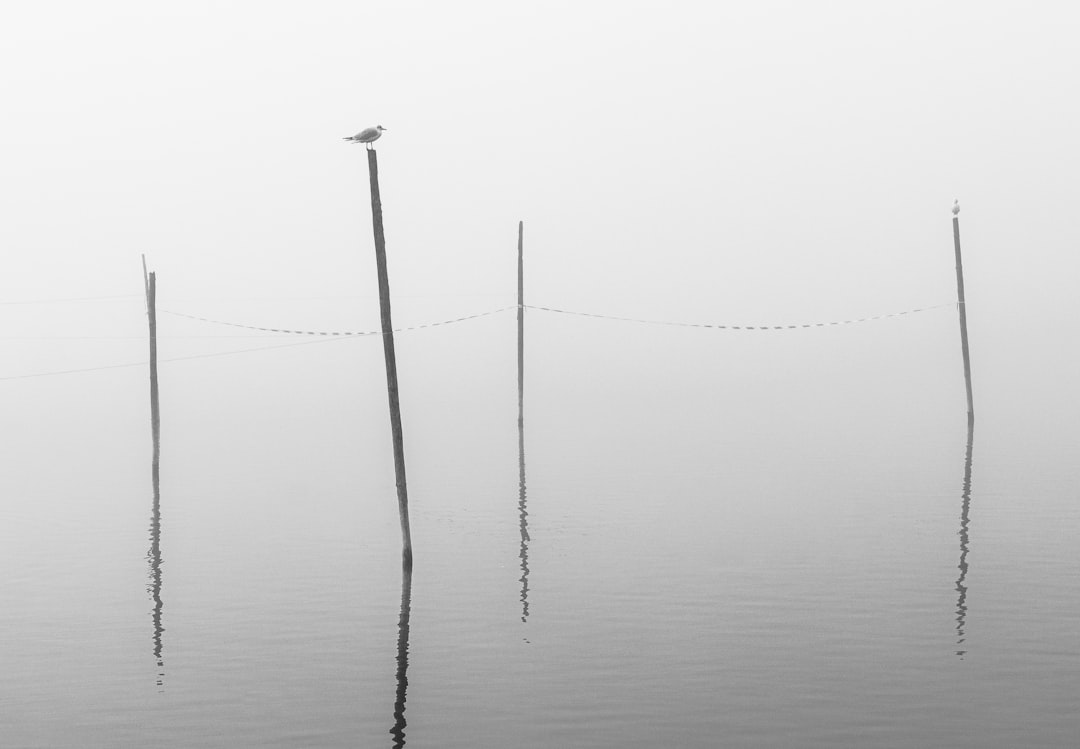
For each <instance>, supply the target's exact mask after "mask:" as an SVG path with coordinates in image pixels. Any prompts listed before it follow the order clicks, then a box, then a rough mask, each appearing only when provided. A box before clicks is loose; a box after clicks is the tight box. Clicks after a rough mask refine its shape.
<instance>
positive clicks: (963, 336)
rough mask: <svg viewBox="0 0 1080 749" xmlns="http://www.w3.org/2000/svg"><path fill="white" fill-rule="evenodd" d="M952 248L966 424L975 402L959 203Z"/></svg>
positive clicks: (957, 204) (953, 227) (972, 418)
mask: <svg viewBox="0 0 1080 749" xmlns="http://www.w3.org/2000/svg"><path fill="white" fill-rule="evenodd" d="M952 212H953V220H952V229H953V247H954V248H955V249H956V304H957V306H958V307H959V308H960V348H961V350H962V352H963V355H964V384H965V385H966V386H967V407H968V422H969V423H974V422H975V401H974V399H973V397H972V395H971V356H970V354H969V353H968V333H967V304H966V303H965V301H964V264H963V262H962V261H961V259H960V202H959V201H956V202H954V203H953V208H952Z"/></svg>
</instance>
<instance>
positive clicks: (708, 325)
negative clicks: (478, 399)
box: [524, 302, 956, 330]
mask: <svg viewBox="0 0 1080 749" xmlns="http://www.w3.org/2000/svg"><path fill="white" fill-rule="evenodd" d="M954 306H956V303H955V302H942V303H941V304H934V305H931V306H929V307H916V308H914V309H908V310H904V311H902V312H889V313H886V314H883V315H874V316H873V317H859V318H855V319H852V320H834V321H831V322H814V323H796V324H791V325H728V324H723V325H721V324H716V323H696V322H674V321H670V320H646V319H642V318H637V317H620V316H618V315H603V314H599V313H596V312H578V311H575V310H566V309H557V308H555V307H539V306H536V305H532V304H526V305H524V307H525V308H526V309H535V310H541V311H543V312H557V313H559V314H561V315H576V316H578V317H596V318H600V319H602V320H618V321H619V322H635V323H642V324H645V325H669V326H673V327H679V328H713V329H714V330H796V329H801V328H827V327H831V326H834V325H853V324H855V323H863V322H871V321H873V320H884V319H886V318H889V317H901V316H903V315H914V314H916V313H918V312H928V311H930V310H934V309H940V308H942V307H954Z"/></svg>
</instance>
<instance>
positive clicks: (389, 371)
mask: <svg viewBox="0 0 1080 749" xmlns="http://www.w3.org/2000/svg"><path fill="white" fill-rule="evenodd" d="M367 154H368V174H369V175H370V177H371V223H372V227H373V229H374V231H375V265H376V267H377V270H378V275H379V312H380V316H381V318H382V339H383V354H384V358H385V359H386V392H387V395H388V397H389V400H390V434H391V437H392V438H393V441H394V475H395V478H396V479H397V496H398V513H399V514H400V516H401V544H402V546H401V558H402V562H403V563H404V564H405V565H406V566H409V567H411V566H412V561H413V553H412V535H411V533H410V531H409V493H408V489H407V488H406V484H405V449H404V446H403V445H402V436H401V406H400V404H399V402H398V381H397V359H396V357H395V355H394V326H393V324H392V323H391V321H390V282H389V280H388V278H387V274H386V238H385V236H384V235H383V217H382V199H381V197H380V196H379V162H378V159H377V158H376V155H375V149H374V148H369V149H368V152H367Z"/></svg>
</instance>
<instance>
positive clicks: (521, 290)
mask: <svg viewBox="0 0 1080 749" xmlns="http://www.w3.org/2000/svg"><path fill="white" fill-rule="evenodd" d="M524 237H525V222H523V221H519V222H518V319H517V323H518V351H517V365H518V474H519V480H518V514H519V526H520V530H521V549H520V551H519V552H518V556H519V557H520V558H521V621H523V622H524V621H525V620H526V619H528V617H529V540H530V539H529V520H528V517H529V512H528V510H527V509H526V502H525V272H524V254H525V250H524Z"/></svg>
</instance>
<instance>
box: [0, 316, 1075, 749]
mask: <svg viewBox="0 0 1080 749" xmlns="http://www.w3.org/2000/svg"><path fill="white" fill-rule="evenodd" d="M952 323H953V320H952V318H951V317H945V318H941V317H938V318H933V319H928V320H926V321H925V322H920V321H917V322H916V323H914V324H912V325H910V326H908V327H903V325H899V324H898V325H893V326H892V327H884V326H883V327H878V328H876V329H874V331H871V332H870V333H864V332H860V331H855V332H853V333H846V334H845V335H840V334H839V333H838V332H829V331H822V332H820V333H819V334H817V337H816V338H815V339H812V340H808V339H796V338H793V337H789V338H787V339H779V338H774V339H770V340H767V341H764V342H763V340H762V339H761V338H756V339H755V338H751V337H747V336H744V337H743V338H735V337H731V336H728V337H726V338H721V337H718V336H716V335H715V334H706V335H704V336H703V335H702V334H701V333H699V332H696V331H675V332H672V331H671V330H670V329H663V330H655V329H643V328H637V327H629V328H628V327H619V325H618V324H612V323H603V322H589V323H587V324H584V323H581V322H580V321H576V320H573V321H568V320H559V319H551V318H550V317H546V318H545V317H542V316H541V315H539V314H537V315H535V316H534V317H531V318H530V320H529V324H530V328H529V330H530V335H531V337H530V348H529V350H528V354H527V362H528V364H527V366H528V369H527V373H526V388H527V395H526V412H525V413H526V417H525V434H524V454H523V455H522V454H521V452H519V434H518V428H517V394H516V371H515V354H514V349H513V345H514V344H513V341H514V339H513V335H514V331H513V324H512V322H511V317H509V316H502V317H499V316H496V317H493V318H489V319H485V320H479V321H475V322H473V323H470V324H469V326H465V325H462V326H460V327H458V328H453V329H448V330H449V332H445V331H440V332H438V334H436V333H431V334H416V335H413V336H411V337H409V336H402V337H400V338H399V342H398V349H399V366H400V367H401V369H402V398H403V408H404V413H405V431H406V459H407V462H408V467H409V478H410V495H411V502H412V522H413V537H414V543H415V547H416V566H415V569H414V571H413V573H412V575H411V576H404V575H403V572H402V569H401V567H400V562H399V532H398V525H397V523H398V521H397V516H396V501H395V496H394V487H393V469H392V461H391V457H390V452H389V445H388V444H387V443H388V432H389V428H388V423H387V417H386V404H385V391H384V390H383V389H382V385H383V383H382V380H381V377H382V371H381V351H380V350H379V349H378V347H377V345H375V344H377V341H376V342H375V344H372V343H371V342H370V341H347V342H341V343H335V344H332V345H326V346H311V347H300V348H297V349H288V350H284V351H279V352H266V353H260V354H251V355H247V356H245V357H234V358H223V359H214V360H205V361H201V362H190V363H176V364H173V365H169V366H167V367H163V370H162V419H163V428H162V436H163V444H162V461H161V480H160V493H159V497H160V502H159V504H158V505H157V506H155V495H154V491H153V487H152V482H151V467H150V439H149V416H148V408H147V405H146V402H145V396H146V389H147V388H146V384H145V381H144V374H143V373H142V372H141V371H140V370H116V371H111V372H100V373H93V374H86V375H72V376H71V377H69V378H66V379H65V378H41V379H36V380H25V381H16V382H8V383H4V393H3V395H2V397H3V399H4V407H5V409H6V411H5V413H7V414H8V416H7V417H6V419H7V422H8V423H7V424H6V425H5V428H4V430H3V432H4V436H3V444H2V445H0V447H2V448H3V449H4V452H5V454H6V456H7V461H6V462H7V467H6V468H5V471H4V475H3V477H2V479H0V481H2V483H0V489H2V491H3V504H2V505H0V508H2V509H0V512H2V515H0V520H2V527H0V541H2V545H0V562H2V564H3V568H4V570H5V572H6V574H5V583H4V585H3V586H2V588H0V631H2V632H3V633H4V644H3V649H2V659H3V660H2V662H0V669H2V670H0V704H2V707H3V709H2V711H0V735H2V736H3V745H4V746H10V747H27V748H30V747H43V748H44V747H48V748H49V749H56V748H60V747H117V746H138V745H151V744H152V745H154V746H159V747H191V746H204V747H247V746H250V747H275V746H280V747H301V746H302V747H346V746H363V747H368V746H395V745H397V746H401V745H408V746H416V747H477V746H519V747H551V746H574V747H627V746H641V747H651V746H686V747H697V746H701V747H712V746H733V747H926V746H950V747H980V748H985V747H1017V746H1024V747H1066V746H1073V745H1075V744H1074V742H1075V737H1076V736H1077V735H1080V718H1078V717H1077V715H1078V711H1077V708H1078V705H1077V694H1078V692H1077V685H1078V684H1080V637H1078V632H1080V578H1078V577H1077V575H1076V570H1077V568H1078V564H1077V563H1078V562H1080V551H1078V548H1080V546H1078V544H1077V534H1078V530H1080V510H1078V509H1077V508H1078V507H1080V503H1078V500H1080V476H1078V470H1077V468H1076V465H1075V462H1074V460H1073V456H1075V451H1076V447H1077V438H1076V436H1075V433H1074V432H1073V431H1072V423H1073V421H1074V420H1075V417H1076V416H1077V415H1078V414H1077V411H1076V408H1075V403H1073V402H1070V401H1065V402H1064V406H1062V402H1061V401H1060V400H1057V399H1055V398H1054V397H1051V396H1050V395H1047V394H1040V393H1036V394H1030V393H1027V394H1024V395H1021V394H1020V393H1019V392H1018V391H1017V390H1015V389H1014V384H1015V383H1014V382H1012V381H1010V380H1009V379H1008V377H1007V376H1006V375H1004V374H996V375H995V374H993V373H987V374H986V375H984V377H983V379H982V380H981V381H979V380H978V375H979V372H980V369H979V365H980V358H979V354H980V351H979V349H978V348H977V347H976V348H975V352H974V360H975V371H976V376H977V379H976V408H977V409H978V410H979V420H978V423H977V424H976V428H975V431H974V433H973V434H972V435H969V434H968V432H967V429H966V423H965V418H964V399H963V384H962V382H961V381H960V379H959V378H960V363H959V351H958V346H957V345H956V341H955V340H954V339H955V327H954V326H953V325H952ZM882 330H885V331H887V332H888V333H889V335H890V336H891V337H889V339H888V340H885V341H883V340H881V337H880V334H881V331H882ZM875 331H876V332H875ZM709 335H711V336H712V337H708V336H709ZM987 348H988V347H984V349H983V352H985V353H983V359H982V363H983V364H984V369H983V371H985V370H986V368H987V367H986V362H987V361H988V360H993V355H992V352H988V351H987ZM1002 357H1004V355H1002ZM136 358H137V357H136ZM73 378H74V379H73ZM1057 384H1058V385H1060V386H1061V387H1062V388H1063V389H1064V387H1065V385H1064V383H1063V382H1060V383H1057ZM1050 389H1051V390H1052V389H1053V388H1050ZM1055 403H1056V406H1054V408H1053V409H1051V408H1050V406H1051V404H1055ZM1063 410H1064V412H1063ZM969 438H970V439H971V446H970V452H969V443H968V440H969Z"/></svg>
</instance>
